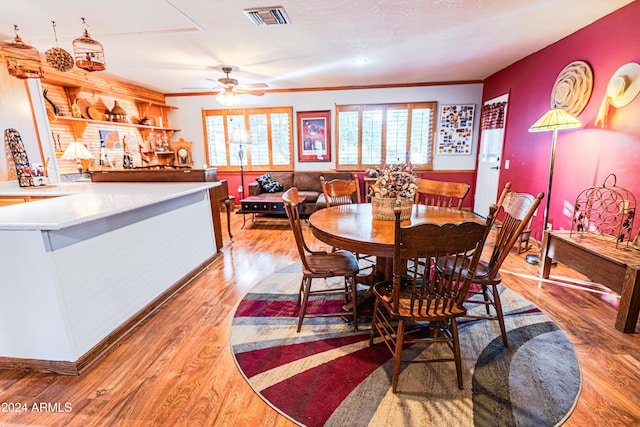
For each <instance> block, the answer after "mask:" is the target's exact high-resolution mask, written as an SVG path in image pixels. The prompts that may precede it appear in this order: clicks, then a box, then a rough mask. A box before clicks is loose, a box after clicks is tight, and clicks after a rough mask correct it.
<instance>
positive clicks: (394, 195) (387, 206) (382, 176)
mask: <svg viewBox="0 0 640 427" xmlns="http://www.w3.org/2000/svg"><path fill="white" fill-rule="evenodd" d="M366 173H367V174H368V175H375V176H376V178H377V181H376V182H375V184H373V185H372V186H371V189H370V191H369V197H370V198H371V203H372V213H373V219H383V220H393V219H394V218H395V215H394V213H393V210H394V208H395V207H396V206H400V207H401V208H402V213H401V214H400V219H402V220H405V219H409V218H410V217H411V207H412V206H413V199H414V197H415V194H416V189H417V188H418V186H417V184H416V180H417V178H416V176H415V174H414V173H413V168H412V167H411V165H407V164H404V165H401V164H399V165H391V166H386V167H383V168H376V169H375V170H371V169H368V170H367V171H366Z"/></svg>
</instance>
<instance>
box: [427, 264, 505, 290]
mask: <svg viewBox="0 0 640 427" xmlns="http://www.w3.org/2000/svg"><path fill="white" fill-rule="evenodd" d="M449 264H450V263H449ZM443 265H444V261H443V260H438V267H439V268H442V266H443ZM449 270H450V269H449ZM490 273H491V267H490V266H489V263H487V262H486V261H484V260H480V261H479V262H478V266H477V268H476V273H475V274H474V275H473V280H472V282H473V283H477V284H480V285H498V284H500V283H501V282H502V276H500V272H497V273H496V274H495V277H493V278H492V277H490V276H489V274H490ZM447 274H450V271H447ZM466 274H467V266H466V265H465V266H464V267H463V269H462V277H464V276H465V275H466Z"/></svg>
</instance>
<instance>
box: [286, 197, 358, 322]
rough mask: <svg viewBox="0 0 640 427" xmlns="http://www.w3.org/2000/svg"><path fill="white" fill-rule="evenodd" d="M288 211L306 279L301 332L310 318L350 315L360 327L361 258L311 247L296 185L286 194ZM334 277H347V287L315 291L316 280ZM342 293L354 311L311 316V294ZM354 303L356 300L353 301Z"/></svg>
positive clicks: (301, 292)
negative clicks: (358, 281) (358, 289)
mask: <svg viewBox="0 0 640 427" xmlns="http://www.w3.org/2000/svg"><path fill="white" fill-rule="evenodd" d="M282 199H283V200H284V207H285V211H286V212H287V217H288V218H289V223H290V224H291V230H293V234H294V236H295V239H296V245H297V246H298V253H299V254H300V260H301V261H302V282H301V283H300V290H299V292H298V305H299V306H300V305H302V306H301V307H300V315H299V317H298V332H300V329H301V328H302V321H303V319H304V318H305V316H306V317H320V316H341V317H345V316H350V317H353V327H354V329H355V330H358V313H357V308H358V304H356V303H355V302H356V300H357V299H356V296H357V292H356V274H358V261H357V260H356V257H355V256H354V255H353V254H352V253H351V252H346V251H336V252H329V253H327V252H324V251H312V250H311V249H309V247H308V246H307V244H306V243H305V240H304V235H303V234H302V225H301V223H300V212H299V211H298V205H299V203H300V202H301V200H300V198H299V196H298V189H297V188H295V187H292V188H290V189H289V190H287V191H286V192H285V193H284V194H283V195H282ZM330 277H344V287H340V288H335V287H331V288H325V289H319V290H313V291H312V290H311V284H312V281H313V279H328V278H330ZM336 294H342V295H343V300H344V304H345V305H347V304H348V305H349V306H350V307H351V311H339V312H336V313H328V314H316V315H307V314H306V311H307V303H308V301H309V296H314V295H336ZM350 302H353V303H351V304H349V303H350Z"/></svg>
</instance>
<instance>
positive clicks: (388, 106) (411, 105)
mask: <svg viewBox="0 0 640 427" xmlns="http://www.w3.org/2000/svg"><path fill="white" fill-rule="evenodd" d="M425 108H427V109H430V110H431V132H430V133H431V135H430V140H429V144H430V147H429V150H428V151H429V161H428V162H427V163H418V164H415V163H412V165H413V167H414V170H416V171H429V170H433V159H434V156H435V146H436V141H435V138H436V124H437V111H438V103H437V102H436V101H424V102H397V103H384V104H345V105H336V110H335V120H334V123H335V136H336V138H335V140H336V150H335V151H336V170H338V171H361V170H366V169H369V168H375V167H376V166H380V164H385V163H386V162H385V159H386V153H387V143H386V140H387V111H389V110H398V109H406V110H407V123H406V128H407V139H406V152H407V158H406V159H400V161H401V162H402V163H404V162H406V161H408V160H409V159H410V158H411V134H412V132H411V131H412V128H411V127H412V118H413V110H414V109H425ZM354 111H356V112H357V113H358V132H357V135H358V144H357V145H358V160H357V164H341V163H340V113H341V112H354ZM365 111H381V112H382V125H381V132H382V136H381V138H382V147H381V153H380V162H379V163H376V164H369V163H363V161H362V157H363V152H362V151H363V150H362V148H363V141H362V138H363V128H362V123H363V112H365Z"/></svg>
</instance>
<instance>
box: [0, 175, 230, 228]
mask: <svg viewBox="0 0 640 427" xmlns="http://www.w3.org/2000/svg"><path fill="white" fill-rule="evenodd" d="M218 185H220V183H219V182H175V183H173V182H171V183H170V182H162V183H102V182H97V183H94V182H81V183H80V182H78V183H61V184H57V185H51V186H47V187H33V188H29V189H25V188H20V187H19V186H18V185H17V183H15V182H4V183H0V197H2V196H10V197H14V196H20V197H27V196H33V197H50V198H46V199H42V200H37V201H32V202H26V203H19V204H14V205H9V206H3V207H0V230H60V229H62V228H66V227H71V226H74V225H78V224H82V223H84V222H88V221H93V220H96V219H100V218H104V217H107V216H111V215H114V214H118V213H123V212H127V211H131V210H134V209H138V208H141V207H144V206H148V205H151V204H155V203H159V202H162V201H165V200H170V199H174V198H176V197H180V196H185V195H188V194H192V193H195V192H198V191H202V190H205V189H208V188H211V187H215V186H218Z"/></svg>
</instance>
